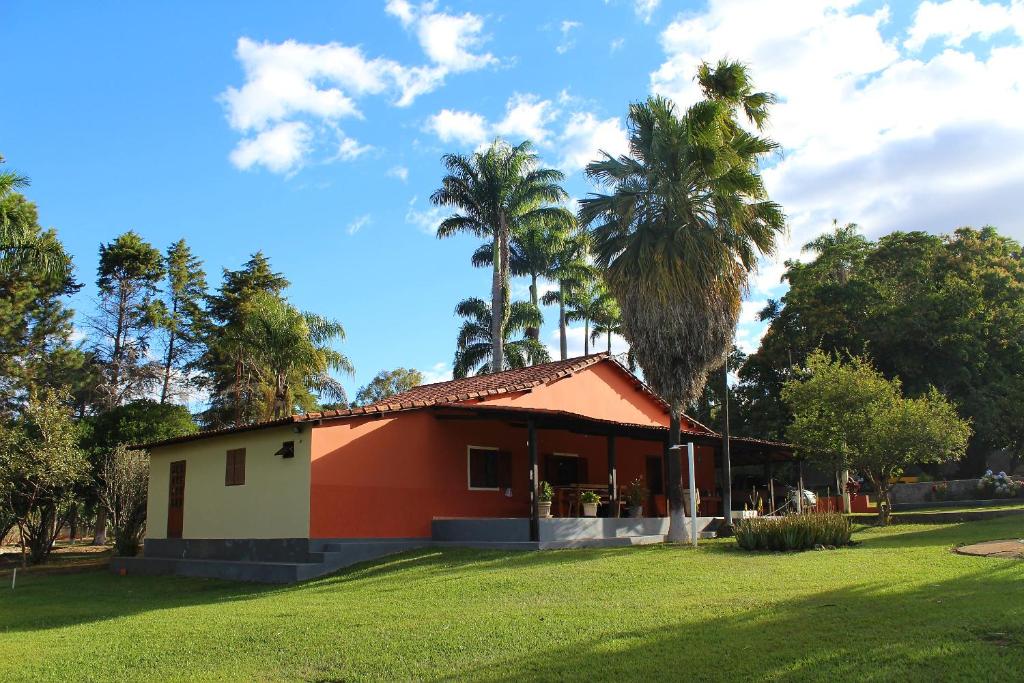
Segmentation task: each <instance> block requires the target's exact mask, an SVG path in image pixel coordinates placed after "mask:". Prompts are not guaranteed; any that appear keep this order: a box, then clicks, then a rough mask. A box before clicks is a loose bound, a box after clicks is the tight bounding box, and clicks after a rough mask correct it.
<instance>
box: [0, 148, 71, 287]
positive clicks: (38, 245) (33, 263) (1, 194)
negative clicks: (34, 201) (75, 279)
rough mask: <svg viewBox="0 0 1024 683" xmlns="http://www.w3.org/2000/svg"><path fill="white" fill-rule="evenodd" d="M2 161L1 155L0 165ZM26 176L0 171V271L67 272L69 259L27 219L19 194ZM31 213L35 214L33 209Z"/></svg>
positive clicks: (58, 244) (50, 273)
mask: <svg viewBox="0 0 1024 683" xmlns="http://www.w3.org/2000/svg"><path fill="white" fill-rule="evenodd" d="M2 163H4V158H3V156H0V164H2ZM28 185H29V179H28V178H26V177H25V176H22V175H18V174H17V173H15V172H14V171H0V273H10V272H12V271H15V270H17V269H19V268H33V269H38V270H39V271H42V272H44V273H46V274H48V275H59V274H62V273H67V272H70V259H69V258H68V256H67V254H66V253H65V252H64V249H63V248H62V247H61V245H60V242H58V241H57V240H54V239H43V238H41V237H40V233H39V229H38V227H37V225H36V222H35V220H34V219H33V220H26V212H25V211H24V210H23V209H24V207H25V205H27V206H28V207H30V208H31V204H29V203H28V202H27V201H26V200H25V199H24V198H23V197H21V195H19V194H18V191H19V190H22V189H24V188H26V187H28ZM31 215H32V216H33V217H34V216H35V211H34V209H33V210H32V211H31Z"/></svg>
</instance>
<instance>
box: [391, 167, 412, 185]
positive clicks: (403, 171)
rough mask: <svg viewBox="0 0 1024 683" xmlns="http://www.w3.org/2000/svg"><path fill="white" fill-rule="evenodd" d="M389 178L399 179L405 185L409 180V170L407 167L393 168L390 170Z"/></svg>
mask: <svg viewBox="0 0 1024 683" xmlns="http://www.w3.org/2000/svg"><path fill="white" fill-rule="evenodd" d="M388 176H390V177H392V178H398V179H399V180H401V181H402V182H403V183H404V182H405V181H407V180H408V179H409V169H408V168H406V167H405V166H392V167H391V168H389V169H388Z"/></svg>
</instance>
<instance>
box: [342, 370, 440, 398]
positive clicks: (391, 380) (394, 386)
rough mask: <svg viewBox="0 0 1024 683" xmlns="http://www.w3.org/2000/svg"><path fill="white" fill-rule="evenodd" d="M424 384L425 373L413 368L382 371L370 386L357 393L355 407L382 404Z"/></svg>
mask: <svg viewBox="0 0 1024 683" xmlns="http://www.w3.org/2000/svg"><path fill="white" fill-rule="evenodd" d="M421 384H423V373H421V372H420V371H419V370H413V369H412V368H395V369H394V370H381V371H380V372H378V373H377V374H376V375H375V376H374V378H373V379H371V380H370V382H369V384H367V385H366V386H364V387H362V388H361V389H360V390H359V391H358V392H357V393H356V400H355V401H354V405H357V406H368V405H373V404H374V403H380V402H381V401H383V400H384V399H386V398H388V397H389V396H394V395H395V394H401V393H403V392H406V391H409V390H410V389H412V388H413V387H418V386H419V385H421Z"/></svg>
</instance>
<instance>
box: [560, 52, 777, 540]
mask: <svg viewBox="0 0 1024 683" xmlns="http://www.w3.org/2000/svg"><path fill="white" fill-rule="evenodd" d="M698 77H699V80H700V83H701V86H702V88H703V90H704V95H705V99H704V100H703V101H701V102H698V103H697V104H694V105H693V106H691V107H690V108H689V109H688V110H687V111H686V112H684V113H683V114H682V116H677V113H676V109H675V106H674V105H673V104H672V103H671V102H670V101H669V100H667V99H664V98H661V97H652V98H650V99H648V100H647V101H646V102H643V103H637V104H633V105H631V106H630V111H629V127H630V153H629V154H628V155H623V156H620V157H619V158H613V157H611V156H610V155H608V154H605V155H604V158H603V160H601V161H595V162H593V163H591V164H590V165H589V166H588V167H587V175H588V176H589V177H590V178H591V179H592V180H595V181H597V183H598V184H600V185H602V186H605V187H612V188H613V191H612V193H611V194H593V195H591V196H590V197H588V198H587V199H584V200H583V201H582V202H581V207H580V223H581V224H582V225H585V226H591V234H592V238H593V241H594V245H595V255H596V261H597V263H598V265H600V266H601V267H602V268H603V269H604V274H605V280H606V282H607V283H608V286H609V288H610V289H611V291H612V293H613V294H614V295H615V298H616V300H617V301H618V303H619V305H620V307H621V310H622V324H623V331H624V333H625V334H624V336H625V337H626V339H627V341H628V342H629V344H630V347H631V349H632V350H633V352H634V353H635V355H636V359H637V362H638V363H639V365H640V367H641V368H642V369H643V372H644V377H645V378H646V379H647V381H648V382H650V383H651V385H652V386H653V387H654V388H655V390H656V391H658V393H659V394H661V396H662V397H663V398H664V399H665V400H666V401H667V402H668V403H669V406H670V408H671V410H670V427H669V445H670V447H672V446H675V445H676V444H678V439H679V421H680V413H681V410H682V408H683V406H685V405H687V404H689V403H690V402H691V401H693V400H694V399H695V398H696V397H697V396H698V395H699V394H700V392H701V390H702V389H703V386H704V383H705V382H706V380H707V375H708V373H709V372H710V371H711V370H712V369H714V368H716V367H718V366H720V365H721V363H722V359H723V356H724V354H725V353H726V350H727V349H728V347H729V344H730V341H731V339H732V335H733V331H734V329H735V326H736V322H737V319H738V317H739V309H740V299H741V295H742V292H743V290H744V288H745V286H746V283H747V278H748V275H749V273H750V272H751V271H752V270H753V269H754V268H755V267H756V265H757V258H758V255H759V254H771V253H773V252H774V250H775V246H776V239H777V237H778V235H779V234H780V233H781V232H782V231H783V230H784V228H785V217H784V215H783V213H782V209H781V207H779V206H778V205H777V204H776V203H774V202H772V201H770V199H769V198H768V194H767V191H766V190H765V188H764V184H763V182H762V179H761V176H760V173H759V172H758V162H759V160H760V159H762V158H763V157H764V156H765V155H767V154H770V153H771V152H773V151H775V150H776V149H777V145H776V144H775V143H774V142H773V141H771V140H769V139H766V138H763V137H759V136H758V135H756V134H754V133H750V132H747V131H746V130H745V129H744V128H743V127H742V126H741V125H740V124H739V122H738V121H737V113H738V111H742V112H743V113H744V114H745V115H746V116H747V118H748V120H749V121H750V122H751V123H753V124H754V125H755V126H761V125H762V124H763V123H764V122H765V120H766V117H767V105H768V104H770V102H771V101H772V99H773V98H771V96H769V95H766V94H763V93H753V88H752V87H751V86H750V79H749V78H748V76H747V72H746V69H745V68H744V67H743V66H742V65H740V64H736V63H727V62H722V63H720V64H719V65H718V66H717V67H716V68H714V69H712V68H710V67H708V68H703V67H702V69H701V72H700V73H699V74H698ZM669 453H670V457H669V461H668V466H669V487H668V488H669V502H670V507H671V521H670V530H669V531H670V533H669V538H670V539H671V540H675V541H678V540H682V539H683V538H684V534H685V532H684V531H683V510H682V477H681V461H680V457H679V450H678V449H673V450H670V451H669Z"/></svg>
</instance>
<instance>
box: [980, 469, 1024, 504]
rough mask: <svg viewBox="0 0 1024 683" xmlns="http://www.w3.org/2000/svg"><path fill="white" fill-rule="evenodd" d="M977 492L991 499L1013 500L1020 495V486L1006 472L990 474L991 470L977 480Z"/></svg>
mask: <svg viewBox="0 0 1024 683" xmlns="http://www.w3.org/2000/svg"><path fill="white" fill-rule="evenodd" d="M978 490H979V491H981V493H982V495H986V496H990V497H992V498H1013V497H1014V496H1016V495H1017V494H1018V493H1020V490H1021V484H1020V482H1018V481H1016V480H1014V479H1013V477H1011V476H1009V475H1008V474H1006V472H1000V473H999V474H992V470H988V471H986V472H985V474H984V476H982V478H981V479H979V480H978Z"/></svg>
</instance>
